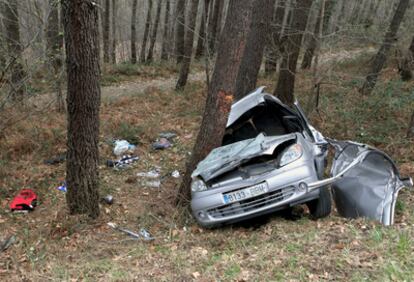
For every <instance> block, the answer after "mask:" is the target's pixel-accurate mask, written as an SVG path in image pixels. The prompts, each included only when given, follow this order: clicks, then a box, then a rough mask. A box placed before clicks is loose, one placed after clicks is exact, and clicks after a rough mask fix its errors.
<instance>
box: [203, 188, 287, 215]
mask: <svg viewBox="0 0 414 282" xmlns="http://www.w3.org/2000/svg"><path fill="white" fill-rule="evenodd" d="M294 193H295V187H293V186H289V187H286V188H282V189H278V190H274V191H271V192H268V193H266V194H262V195H259V196H256V197H253V198H250V199H246V200H243V201H240V202H236V203H231V204H227V205H223V206H221V207H217V208H214V209H210V210H207V213H208V214H209V215H210V216H211V217H214V218H222V217H226V216H231V215H237V214H243V213H245V212H248V211H251V210H255V209H258V208H261V207H265V206H268V205H271V204H274V203H277V202H280V201H283V200H285V199H288V198H290V197H291V196H292V195H293V194H294Z"/></svg>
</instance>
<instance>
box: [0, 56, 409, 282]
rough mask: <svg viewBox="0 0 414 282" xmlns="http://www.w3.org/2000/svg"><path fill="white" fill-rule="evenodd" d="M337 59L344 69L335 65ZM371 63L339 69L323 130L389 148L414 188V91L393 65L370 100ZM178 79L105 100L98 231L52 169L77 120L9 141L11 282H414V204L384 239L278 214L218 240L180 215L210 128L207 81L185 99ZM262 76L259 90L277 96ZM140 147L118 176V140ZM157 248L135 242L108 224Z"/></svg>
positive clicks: (329, 75) (403, 197) (3, 169)
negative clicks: (27, 195) (145, 236)
mask: <svg viewBox="0 0 414 282" xmlns="http://www.w3.org/2000/svg"><path fill="white" fill-rule="evenodd" d="M334 57H337V56H334ZM367 60H368V56H367V54H366V53H363V52H361V53H358V54H354V57H353V58H346V59H344V60H343V61H341V62H337V61H336V62H335V64H328V63H326V62H324V67H325V66H326V68H327V69H329V72H325V73H324V75H325V76H326V77H324V78H323V82H324V84H323V85H322V89H321V97H320V106H319V110H318V111H315V112H313V114H312V115H311V120H312V123H313V124H314V125H315V126H316V127H317V128H318V129H319V130H320V131H321V132H323V133H324V134H325V135H326V136H329V137H332V138H337V139H351V140H355V141H359V142H364V143H368V144H370V145H374V146H377V147H379V148H380V149H382V150H384V151H385V152H387V153H388V154H389V155H390V156H392V157H393V158H394V159H395V160H396V162H397V164H398V166H399V167H400V168H401V172H402V174H404V175H411V176H414V144H413V141H412V140H407V139H406V138H405V128H406V124H407V121H408V119H409V116H410V114H411V111H412V109H413V108H414V91H413V86H414V85H413V83H408V84H407V83H402V82H401V81H400V80H399V78H398V74H397V73H396V71H395V69H393V67H392V66H390V67H389V68H387V69H386V71H385V72H384V74H383V77H382V78H381V82H380V83H379V85H378V86H377V88H376V91H375V93H374V94H373V95H372V96H371V97H361V96H360V95H359V93H358V91H357V88H358V86H359V85H361V82H362V80H363V74H364V73H365V72H366V69H365V66H366V65H367ZM173 75H174V73H172V74H171V75H165V76H164V77H162V78H157V79H153V78H151V79H148V78H147V79H145V80H141V79H138V78H135V77H134V76H131V77H129V80H128V81H126V82H117V83H112V84H111V85H110V86H105V87H103V101H102V109H101V143H100V148H101V166H100V176H101V185H100V189H101V191H100V193H101V195H102V196H104V195H107V194H111V195H113V197H114V203H113V204H112V205H107V204H105V203H102V204H101V217H100V218H99V219H98V220H94V221H91V220H89V219H88V218H85V217H82V216H69V215H68V213H67V209H66V203H65V195H64V193H63V192H61V191H59V190H57V189H56V187H57V186H58V185H60V183H61V182H62V181H63V180H64V177H65V163H60V164H56V165H46V164H44V160H45V159H48V158H51V157H53V156H56V155H58V154H60V153H63V152H64V151H65V139H66V131H65V126H66V119H65V116H64V115H63V114H58V113H56V112H54V111H53V110H51V109H50V110H48V111H44V112H41V113H37V114H35V115H31V116H30V117H28V118H27V119H26V120H25V121H23V122H20V123H18V124H16V125H15V126H14V127H13V128H9V129H8V131H7V134H5V136H4V137H3V139H2V140H1V142H0V155H1V158H0V187H1V190H0V196H1V197H0V199H1V210H0V230H1V233H0V239H4V238H6V237H7V236H10V235H13V234H14V235H16V238H17V241H16V242H15V243H14V244H13V245H11V246H10V247H9V248H8V249H7V250H6V251H4V252H2V253H0V279H1V280H3V281H22V280H24V281H49V280H50V281H62V280H63V281H81V280H82V281H83V280H85V281H192V280H197V281H216V280H228V281H256V280H257V281H268V280H271V281H286V280H289V281H321V280H331V281H334V280H335V281H337V280H342V281H361V280H380V281H403V280H405V281H409V280H412V277H414V258H413V256H412V253H413V251H414V242H413V239H412V238H414V237H413V236H414V212H413V202H414V193H413V192H412V191H409V190H404V191H402V193H401V194H400V196H399V200H398V204H397V210H396V212H397V214H396V224H395V225H394V226H392V227H383V226H381V225H380V224H378V223H376V222H373V221H369V220H365V219H357V220H349V219H344V218H340V217H339V216H338V215H337V213H336V212H335V211H334V212H333V213H332V215H331V216H329V217H327V218H325V219H322V220H317V221H314V220H311V219H310V218H309V214H308V211H307V209H306V208H305V207H298V208H297V209H295V212H294V214H293V215H287V214H284V213H276V214H273V215H271V216H267V217H262V218H259V219H255V220H252V221H249V222H245V223H242V224H236V225H230V226H226V227H224V228H220V229H214V230H205V229H202V228H200V227H199V226H198V225H197V224H196V223H195V222H194V220H193V219H192V217H191V215H190V213H189V211H188V210H187V209H177V208H176V207H175V206H174V205H173V202H174V201H173V200H174V197H175V195H176V192H177V189H178V185H179V182H180V178H178V179H176V178H173V177H171V172H173V171H174V170H178V171H180V173H181V174H183V172H184V171H183V169H184V166H185V161H186V158H187V157H188V155H189V153H190V152H191V149H192V145H193V142H194V139H195V136H196V134H197V130H198V126H199V123H200V120H201V113H202V109H203V105H204V100H205V85H204V74H203V72H202V71H201V70H197V71H196V72H194V73H193V74H192V76H191V82H190V84H189V85H188V86H187V87H186V90H185V91H183V92H175V91H173V90H172V88H173V85H174V82H175V80H174V79H175V78H174V76H173ZM312 79H313V78H312V72H311V71H310V72H301V73H300V74H299V77H298V83H297V85H296V89H297V96H298V98H299V100H300V101H301V102H302V103H306V101H307V100H308V94H309V92H310V89H312V87H311V85H312ZM274 81H275V78H274V77H261V78H260V82H259V85H266V86H268V89H269V91H271V90H272V88H273V85H274ZM162 131H174V132H176V133H177V137H176V138H175V139H174V140H173V144H174V145H173V147H172V148H169V149H166V150H162V151H155V150H153V149H152V148H151V143H152V142H153V141H154V140H155V139H156V138H157V136H158V134H159V133H160V132H162ZM116 138H125V139H127V140H130V141H131V142H132V141H134V142H136V143H137V144H138V148H137V150H136V152H135V153H136V154H137V155H138V156H139V157H140V160H139V161H138V162H136V163H134V164H133V165H132V166H131V167H130V168H127V169H124V170H120V171H116V170H114V169H112V168H108V167H106V165H105V163H106V160H108V159H114V156H113V155H112V149H113V146H112V144H111V140H113V139H116ZM154 167H160V169H161V174H162V175H163V180H162V184H161V187H160V188H151V187H146V185H145V184H144V179H142V178H140V177H137V176H136V174H137V173H138V172H146V171H149V170H151V169H152V168H154ZM21 188H32V189H34V190H35V191H36V192H37V193H38V195H39V199H40V200H39V205H38V207H37V208H36V209H35V210H34V211H33V212H31V213H29V214H14V213H11V212H9V210H8V205H9V203H10V200H11V199H12V198H13V196H14V195H15V194H16V192H17V191H18V190H20V189H21ZM108 222H114V223H116V224H118V225H119V226H122V227H125V228H128V229H130V230H133V231H135V232H138V231H139V230H140V229H141V228H146V229H147V230H148V231H149V232H150V233H151V234H152V236H154V237H155V240H153V241H151V242H144V241H142V240H134V239H132V238H131V237H128V236H127V235H125V234H123V233H121V232H118V231H116V230H113V229H112V228H110V227H109V226H108V225H107V223H108Z"/></svg>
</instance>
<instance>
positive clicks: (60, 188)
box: [56, 181, 68, 193]
mask: <svg viewBox="0 0 414 282" xmlns="http://www.w3.org/2000/svg"><path fill="white" fill-rule="evenodd" d="M56 189H58V190H59V191H62V192H64V193H66V192H67V191H68V190H67V187H66V181H63V182H62V185H60V186H58V187H57V188H56Z"/></svg>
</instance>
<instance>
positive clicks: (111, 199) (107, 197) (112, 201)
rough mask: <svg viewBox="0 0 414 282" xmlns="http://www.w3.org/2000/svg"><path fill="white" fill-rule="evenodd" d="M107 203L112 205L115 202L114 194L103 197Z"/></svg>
mask: <svg viewBox="0 0 414 282" xmlns="http://www.w3.org/2000/svg"><path fill="white" fill-rule="evenodd" d="M102 200H103V201H104V202H105V204H108V205H112V204H113V203H114V197H113V196H112V195H106V196H105V197H103V198H102Z"/></svg>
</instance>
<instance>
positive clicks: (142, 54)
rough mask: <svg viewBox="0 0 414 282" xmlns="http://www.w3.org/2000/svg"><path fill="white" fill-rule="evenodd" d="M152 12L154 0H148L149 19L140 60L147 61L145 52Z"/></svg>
mask: <svg viewBox="0 0 414 282" xmlns="http://www.w3.org/2000/svg"><path fill="white" fill-rule="evenodd" d="M151 13H152V0H148V10H147V20H146V22H145V30H144V36H143V38H142V45H141V55H140V62H141V63H145V52H146V50H147V42H148V36H149V31H150V27H151Z"/></svg>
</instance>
